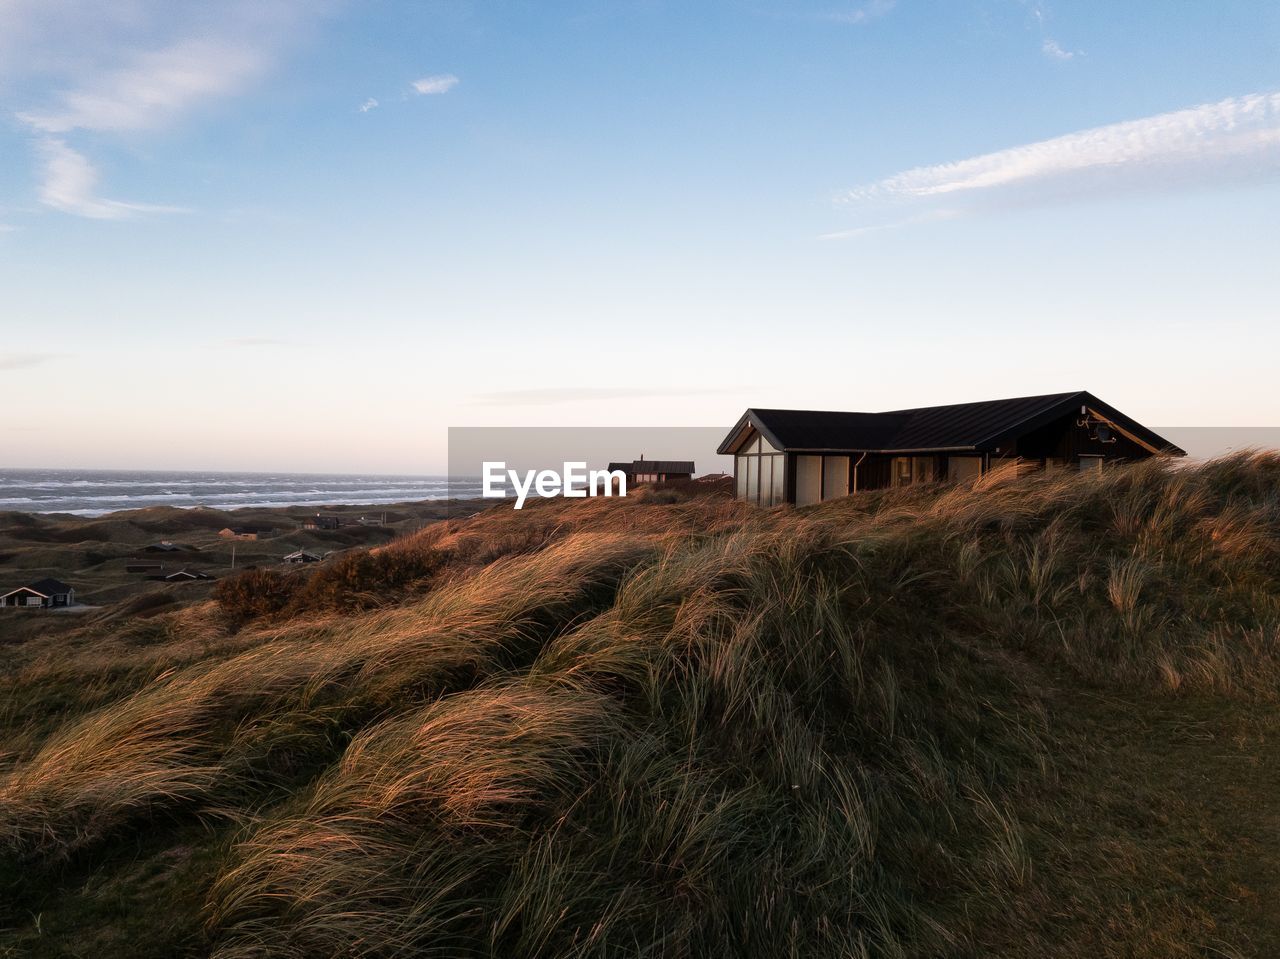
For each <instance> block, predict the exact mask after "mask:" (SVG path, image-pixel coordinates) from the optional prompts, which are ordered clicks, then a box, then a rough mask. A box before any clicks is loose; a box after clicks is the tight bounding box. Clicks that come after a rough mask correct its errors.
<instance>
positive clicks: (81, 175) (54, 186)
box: [40, 137, 187, 220]
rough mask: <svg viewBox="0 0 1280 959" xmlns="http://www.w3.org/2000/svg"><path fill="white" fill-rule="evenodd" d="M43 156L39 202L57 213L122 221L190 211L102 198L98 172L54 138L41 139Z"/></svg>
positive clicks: (81, 156) (79, 155)
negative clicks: (136, 217)
mask: <svg viewBox="0 0 1280 959" xmlns="http://www.w3.org/2000/svg"><path fill="white" fill-rule="evenodd" d="M40 154H41V157H42V159H43V161H44V179H43V181H42V182H41V184H40V202H41V203H43V204H45V205H46V206H50V207H53V209H55V210H61V211H63V212H64V213H74V214H76V215H78V216H84V217H89V218H91V219H95V220H119V219H123V218H125V217H129V216H134V215H136V214H139V213H184V212H187V211H185V210H184V209H182V208H181V207H173V206H158V205H156V204H151V203H126V202H124V201H122V200H104V199H101V198H100V197H98V196H96V195H95V194H96V192H97V190H96V188H97V185H98V171H97V170H95V169H94V167H93V164H91V163H90V162H89V161H88V160H87V159H85V157H84V156H83V155H82V154H80V153H77V152H76V151H75V150H73V149H71V147H69V146H67V145H66V144H65V143H63V142H62V141H61V140H58V139H55V138H52V137H48V138H45V139H43V140H41V142H40Z"/></svg>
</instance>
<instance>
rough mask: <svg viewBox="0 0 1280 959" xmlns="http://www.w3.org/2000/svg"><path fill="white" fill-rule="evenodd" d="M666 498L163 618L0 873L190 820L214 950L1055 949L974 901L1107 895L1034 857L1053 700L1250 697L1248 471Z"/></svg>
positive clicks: (67, 754) (530, 521)
mask: <svg viewBox="0 0 1280 959" xmlns="http://www.w3.org/2000/svg"><path fill="white" fill-rule="evenodd" d="M671 498H672V497H664V498H657V499H655V498H651V497H649V498H647V497H644V496H641V497H634V498H629V499H627V500H623V501H606V500H587V501H575V502H552V503H543V504H538V505H535V506H533V507H531V508H527V509H525V510H523V511H520V512H519V513H516V512H514V511H510V510H505V509H497V510H491V511H488V512H486V513H484V514H481V515H480V516H478V517H476V518H474V519H472V520H470V521H467V522H464V523H452V524H440V525H438V526H436V527H432V528H429V529H427V530H426V531H424V532H423V533H421V534H418V535H417V536H416V537H413V538H410V539H407V540H403V541H400V542H398V543H396V544H393V545H391V546H389V547H385V548H384V549H385V550H386V551H389V552H392V553H394V552H395V551H403V552H404V553H405V555H410V554H414V555H416V557H417V559H418V560H422V559H423V557H429V561H423V562H416V561H415V563H414V564H401V565H396V564H394V563H381V564H378V563H374V564H366V565H365V566H362V567H361V569H363V570H365V573H363V574H362V575H366V576H367V575H376V573H369V572H368V571H369V570H377V569H381V568H391V567H392V566H395V568H397V569H399V570H403V569H415V570H420V571H421V576H420V578H419V579H416V580H413V579H411V581H409V582H407V583H406V582H403V581H402V580H398V581H397V586H396V590H395V592H394V594H392V595H390V596H388V595H387V592H386V591H385V590H379V589H377V588H376V587H377V584H376V583H373V584H370V583H368V582H361V583H359V584H358V588H359V589H361V590H362V591H363V592H362V595H365V596H367V597H373V599H372V600H370V602H372V603H373V604H374V608H371V609H357V610H355V611H352V609H351V608H350V607H344V604H343V603H341V602H338V603H332V602H330V601H329V599H331V598H332V597H331V593H326V597H327V598H326V600H325V602H324V603H323V604H321V605H318V606H315V607H310V606H308V605H307V604H306V602H305V601H301V600H297V601H293V604H292V605H291V606H284V607H282V608H281V609H280V610H279V611H277V612H274V613H269V614H265V615H255V616H251V617H250V618H249V619H248V621H247V622H244V617H243V616H232V617H228V618H226V619H225V621H223V620H219V618H218V616H217V610H216V609H209V610H206V611H205V613H204V614H202V615H199V616H195V615H193V614H192V613H191V612H190V611H182V612H180V613H175V614H172V615H173V625H171V626H170V627H169V629H170V630H171V632H172V633H173V635H172V636H171V637H170V640H169V641H170V642H172V643H174V644H183V643H184V642H189V639H188V638H186V637H184V635H183V631H184V629H192V628H197V627H198V628H199V629H201V630H205V631H208V630H210V629H213V628H215V627H213V626H211V625H210V624H211V623H218V622H223V625H222V626H218V627H216V628H217V629H221V630H224V631H226V632H227V633H228V636H227V637H226V642H223V643H221V644H220V643H219V642H217V641H215V640H217V639H218V637H207V636H205V637H204V638H203V640H202V641H204V642H207V643H208V644H209V648H210V650H211V653H210V655H209V656H207V657H205V658H199V657H197V658H194V659H188V660H184V664H183V665H180V666H178V667H176V668H174V669H172V670H170V671H168V672H166V673H163V674H161V675H158V676H156V677H155V678H153V679H151V680H150V681H149V682H147V683H146V684H144V685H143V686H142V688H140V689H136V690H133V689H131V690H126V691H122V693H121V694H120V695H119V697H118V698H117V699H115V700H114V701H111V702H108V703H107V704H106V705H103V706H100V707H98V708H95V709H92V710H89V711H87V712H83V713H78V714H77V713H73V714H71V715H69V716H68V717H67V719H66V720H65V722H64V723H63V724H62V725H61V727H60V728H58V729H56V730H55V731H53V732H52V733H50V734H49V735H48V736H47V738H45V739H44V740H43V741H42V742H40V743H37V744H36V747H35V748H32V749H30V750H28V751H26V752H25V753H23V754H22V755H19V756H16V757H14V758H13V759H12V760H11V761H9V762H8V764H7V766H5V767H0V849H2V850H3V852H2V855H3V857H5V859H6V862H7V863H8V865H7V867H6V868H7V869H8V870H9V873H10V874H17V873H18V872H22V873H24V874H31V875H43V876H45V877H47V879H46V881H47V882H48V884H49V888H51V889H59V890H62V892H60V893H59V894H60V895H69V893H66V892H65V889H64V888H63V886H61V885H59V883H61V882H62V880H60V879H58V876H59V875H62V874H63V873H62V872H60V871H65V870H73V871H74V869H76V868H81V864H83V863H85V862H93V861H95V857H108V856H109V855H110V854H111V851H112V850H113V849H116V848H118V847H119V844H120V843H121V842H128V841H130V840H129V837H131V836H139V835H143V834H152V835H154V834H157V833H158V834H160V835H163V834H164V833H165V831H166V830H169V831H173V832H174V833H175V834H177V833H178V832H180V831H183V830H187V829H189V828H190V827H191V825H192V824H199V825H200V827H201V828H204V829H206V830H207V831H208V834H209V835H210V836H213V837H216V842H217V843H218V845H217V846H216V848H217V849H219V850H222V851H221V852H219V853H217V854H216V855H213V854H211V855H210V865H209V867H208V868H207V869H206V870H205V871H204V872H202V873H199V874H198V875H197V876H196V877H195V878H194V879H193V878H192V876H191V875H190V873H189V872H188V873H184V874H183V879H182V881H183V882H188V883H190V882H195V883H196V884H197V888H198V891H199V897H198V898H199V901H200V903H201V906H200V910H199V917H198V918H199V925H198V926H195V927H193V928H194V929H195V930H196V931H194V932H193V931H191V930H190V929H189V930H188V931H187V933H186V936H187V938H185V939H183V940H181V943H182V947H183V948H184V949H189V950H190V951H191V953H192V954H202V953H203V954H212V955H215V956H219V957H223V959H232V957H237V959H238V957H258V956H261V957H268V956H287V957H298V959H303V957H316V956H335V957H337V956H344V957H345V956H371V957H372V956H378V957H383V956H404V957H409V956H440V957H452V956H476V957H499V956H501V957H508V956H517V957H533V956H539V957H561V956H566V957H568V956H571V957H608V956H653V957H659V956H722V955H723V956H738V955H741V956H796V957H800V956H848V957H872V956H877V957H879V956H885V957H925V956H948V955H954V956H969V955H975V954H981V953H982V943H984V942H989V941H992V940H994V939H999V940H1000V941H1001V942H1002V943H1003V944H1004V945H1003V946H1002V948H1005V949H1014V950H1016V951H1013V952H1010V953H1008V954H1015V955H1028V956H1030V955H1049V954H1066V953H1055V952H1054V949H1055V944H1054V941H1053V933H1052V927H1051V926H1050V927H1048V928H1042V927H1041V926H1039V925H1038V924H1037V921H1036V920H1035V917H1031V918H1027V917H1022V918H1018V917H1016V916H1012V915H1009V914H1007V913H1008V910H1007V909H1006V904H1007V903H1009V902H1012V901H1020V899H1019V897H1023V898H1024V899H1025V900H1026V901H1032V900H1034V899H1035V897H1036V896H1041V895H1043V890H1042V887H1041V885H1039V884H1043V883H1049V884H1050V886H1049V888H1053V889H1055V890H1060V891H1063V893H1062V894H1063V895H1066V896H1078V897H1080V898H1079V901H1078V903H1076V904H1075V905H1074V906H1073V907H1072V909H1073V910H1074V911H1075V912H1076V913H1079V912H1080V911H1083V910H1086V909H1089V908H1102V907H1103V906H1105V905H1106V903H1108V902H1111V900H1106V899H1105V898H1098V897H1104V895H1105V893H1104V892H1098V891H1096V890H1095V889H1094V886H1093V885H1092V877H1091V876H1090V875H1088V874H1087V873H1082V874H1080V875H1070V874H1068V875H1062V876H1057V875H1054V876H1046V875H1045V874H1044V866H1043V864H1042V863H1043V861H1045V860H1046V859H1048V860H1051V861H1054V862H1059V861H1061V859H1062V858H1063V856H1062V854H1061V853H1060V852H1057V853H1052V854H1050V852H1049V851H1047V850H1048V849H1049V847H1046V844H1045V841H1044V835H1045V830H1046V828H1047V827H1046V825H1045V824H1046V822H1049V823H1056V821H1055V820H1054V819H1053V817H1054V816H1055V815H1057V814H1056V813H1054V812H1053V811H1052V810H1053V809H1056V808H1058V807H1056V806H1052V805H1051V803H1052V802H1055V801H1057V800H1052V799H1046V798H1045V797H1046V796H1052V793H1053V790H1054V788H1055V785H1054V784H1055V782H1056V781H1057V780H1056V777H1057V776H1058V771H1057V768H1058V765H1059V764H1060V762H1062V761H1063V757H1064V756H1065V755H1067V752H1068V750H1069V748H1075V746H1074V745H1071V744H1070V743H1069V741H1068V740H1069V737H1068V734H1067V732H1066V731H1065V729H1066V727H1065V725H1064V722H1063V719H1062V716H1061V710H1062V709H1063V701H1064V696H1063V693H1062V691H1063V690H1064V689H1070V690H1072V691H1073V692H1072V696H1075V697H1079V699H1080V701H1082V702H1083V701H1088V699H1089V698H1091V697H1092V698H1097V697H1107V696H1123V695H1131V694H1132V695H1144V696H1157V697H1160V696H1163V697H1170V696H1186V695H1199V696H1214V697H1225V698H1227V699H1230V700H1232V701H1269V700H1271V699H1273V698H1274V696H1275V690H1276V680H1277V678H1278V676H1280V671H1278V670H1277V665H1278V664H1280V659H1278V657H1277V640H1278V639H1280V635H1278V633H1277V624H1278V623H1280V590H1278V589H1277V587H1278V586H1280V459H1277V458H1276V457H1274V456H1267V455H1249V456H1238V457H1235V458H1233V459H1230V460H1225V461H1220V462H1215V463H1210V464H1207V465H1202V466H1178V467H1174V466H1170V465H1166V464H1162V463H1155V462H1152V463H1144V464H1139V465H1136V466H1132V467H1123V468H1116V469H1109V470H1108V471H1106V472H1104V473H1103V474H1102V475H1100V476H1095V475H1076V474H1060V475H1056V476H1037V477H1023V478H1015V477H1012V476H1005V477H1000V476H997V477H985V478H983V479H982V480H980V481H978V482H977V483H976V484H974V485H973V486H970V487H950V488H948V487H938V488H933V489H912V490H901V491H891V492H882V493H871V494H863V495H861V496H857V497H852V498H850V499H847V500H844V501H840V502H835V503H831V504H826V505H824V506H821V507H817V508H811V509H806V510H792V509H789V508H782V509H775V510H767V511H760V510H755V509H752V508H749V507H745V506H743V505H741V504H736V503H733V502H730V501H727V500H724V499H721V498H718V497H687V498H686V497H679V498H678V501H676V502H663V501H661V500H662V499H671ZM397 575H401V576H402V574H401V573H398V574H397ZM402 579H403V576H402ZM371 585H372V586H373V587H374V588H372V589H370V586H371ZM353 588H354V587H353ZM296 595H297V596H302V597H305V596H307V595H309V594H308V593H307V592H306V591H305V590H303V591H301V592H298V593H297V594H296ZM311 595H314V591H313V594H311ZM361 605H367V603H362V604H361ZM184 624H185V625H184ZM120 628H122V629H123V628H125V627H120ZM232 631H235V632H234V643H231V642H230V639H231V636H230V634H231V632H232ZM183 648H186V647H183ZM215 650H216V651H217V652H216V654H215V653H214V652H212V651H215ZM1073 735H1074V734H1073ZM1064 802H1065V800H1064ZM1046 803H1049V804H1050V805H1044V804H1046ZM1033 804H1039V805H1033ZM1046 810H1048V811H1046ZM1029 824H1030V825H1029ZM1059 825H1060V826H1061V828H1062V829H1063V830H1064V831H1069V829H1068V825H1069V824H1065V823H1063V824H1057V825H1054V826H1053V828H1058V826H1059ZM183 835H186V833H185V832H183ZM211 841H212V840H211ZM211 848H213V847H211ZM175 881H176V880H175ZM1095 903H1097V904H1099V905H1097V906H1096V907H1095V906H1094V905H1093V904H1095ZM1131 912H1132V910H1131ZM1137 922H1138V920H1137V919H1133V920H1132V921H1131V924H1130V926H1125V925H1124V924H1123V923H1120V925H1119V926H1117V927H1116V928H1117V930H1118V931H1117V932H1116V935H1117V936H1119V937H1120V938H1121V939H1123V941H1124V942H1125V948H1126V949H1127V950H1128V951H1129V952H1130V953H1131V954H1136V955H1144V954H1145V955H1151V956H1157V955H1163V954H1166V953H1164V952H1163V951H1161V950H1162V949H1163V948H1164V945H1165V944H1166V943H1167V941H1168V940H1167V939H1165V938H1159V937H1150V938H1148V939H1143V938H1142V935H1143V932H1142V930H1140V929H1137V927H1136V926H1135V925H1133V923H1137ZM1162 935H1163V933H1162ZM1126 936H1127V937H1129V938H1124V937H1126ZM39 938H40V937H36V938H35V939H32V940H30V941H38V940H39ZM1010 941H1014V942H1016V946H1009V945H1008V944H1009V942H1010ZM1144 942H1145V943H1147V945H1146V946H1143V945H1142V943H1144ZM1135 943H1136V944H1137V945H1135ZM46 944H47V943H46ZM1144 950H1145V951H1144ZM108 951H109V950H108ZM125 951H127V950H125V949H124V948H123V947H122V948H121V954H123V952H125ZM1116 954H1120V953H1119V952H1117V953H1116Z"/></svg>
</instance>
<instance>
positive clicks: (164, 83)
mask: <svg viewBox="0 0 1280 959" xmlns="http://www.w3.org/2000/svg"><path fill="white" fill-rule="evenodd" d="M263 66H264V58H263V56H262V53H261V52H260V51H256V50H253V49H251V48H244V47H240V46H238V45H233V44H229V43H226V42H224V41H220V40H184V41H180V42H178V43H175V44H172V45H171V46H168V47H165V48H164V49H161V50H147V51H141V52H139V53H137V54H135V55H134V57H133V58H132V60H131V62H130V63H129V64H128V65H127V66H124V67H122V68H120V69H118V70H113V71H111V72H109V73H107V74H105V75H103V76H100V77H95V78H94V79H93V80H92V81H91V83H89V84H87V85H85V86H82V87H79V88H76V89H71V90H68V91H66V92H64V93H63V94H62V95H61V96H60V97H59V100H60V102H59V103H58V104H57V105H56V106H54V107H51V108H47V109H45V110H33V111H25V112H22V113H19V114H18V119H20V120H22V121H23V122H25V123H27V124H28V125H30V126H31V127H33V128H35V129H36V130H39V131H40V132H42V133H69V132H71V131H72V130H95V131H108V130H109V131H124V130H140V129H143V128H146V127H152V126H157V125H159V124H161V123H163V122H165V121H167V120H170V119H172V118H173V117H175V116H177V115H178V114H180V113H181V112H182V111H184V110H185V109H187V108H189V107H190V106H192V105H193V104H195V103H197V102H199V101H200V100H204V99H209V98H213V97H217V96H223V95H226V94H228V93H231V92H234V91H235V90H237V89H239V88H240V87H241V86H242V85H243V84H245V83H246V82H247V81H248V80H249V79H250V78H251V77H252V76H253V75H254V74H255V73H258V72H259V71H260V70H261V69H262V68H263Z"/></svg>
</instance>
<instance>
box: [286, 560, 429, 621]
mask: <svg viewBox="0 0 1280 959" xmlns="http://www.w3.org/2000/svg"><path fill="white" fill-rule="evenodd" d="M443 561H444V559H443V557H442V556H441V554H440V553H438V552H436V551H435V550H431V549H416V548H412V547H401V548H395V547H393V548H388V549H380V550H372V551H371V550H358V551H353V552H350V553H344V554H342V555H341V556H337V557H335V558H333V559H330V560H329V561H328V562H326V563H324V564H323V565H321V566H319V567H318V568H317V569H315V570H314V571H312V573H311V575H310V577H308V579H307V581H306V584H305V585H304V586H303V587H302V588H301V589H300V590H298V592H297V594H296V595H294V596H292V597H291V598H292V604H291V609H293V610H295V611H303V610H355V609H369V608H372V607H375V606H383V605H386V604H387V603H389V602H394V601H397V600H398V599H399V595H398V593H399V591H401V590H404V589H405V588H406V587H408V586H411V585H414V584H416V583H421V582H422V581H423V580H425V579H428V578H429V577H431V576H432V574H434V573H435V572H436V570H438V569H439V568H440V567H441V565H442V564H443Z"/></svg>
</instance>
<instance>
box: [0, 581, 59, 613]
mask: <svg viewBox="0 0 1280 959" xmlns="http://www.w3.org/2000/svg"><path fill="white" fill-rule="evenodd" d="M75 599H76V591H75V590H74V589H72V588H71V587H70V586H68V585H67V584H66V583H64V582H62V581H61V580H58V579H52V578H50V579H42V580H38V581H36V582H34V583H31V584H30V585H29V586H19V587H18V588H17V589H15V590H12V591H10V592H8V593H5V594H4V595H3V596H0V606H17V607H21V608H24V609H51V608H54V607H58V606H72V605H74V604H75Z"/></svg>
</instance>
